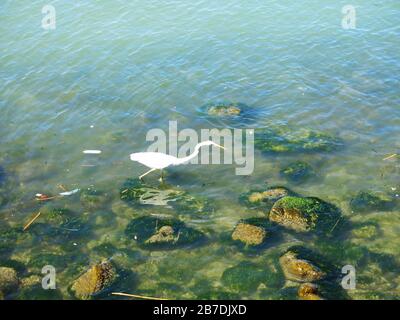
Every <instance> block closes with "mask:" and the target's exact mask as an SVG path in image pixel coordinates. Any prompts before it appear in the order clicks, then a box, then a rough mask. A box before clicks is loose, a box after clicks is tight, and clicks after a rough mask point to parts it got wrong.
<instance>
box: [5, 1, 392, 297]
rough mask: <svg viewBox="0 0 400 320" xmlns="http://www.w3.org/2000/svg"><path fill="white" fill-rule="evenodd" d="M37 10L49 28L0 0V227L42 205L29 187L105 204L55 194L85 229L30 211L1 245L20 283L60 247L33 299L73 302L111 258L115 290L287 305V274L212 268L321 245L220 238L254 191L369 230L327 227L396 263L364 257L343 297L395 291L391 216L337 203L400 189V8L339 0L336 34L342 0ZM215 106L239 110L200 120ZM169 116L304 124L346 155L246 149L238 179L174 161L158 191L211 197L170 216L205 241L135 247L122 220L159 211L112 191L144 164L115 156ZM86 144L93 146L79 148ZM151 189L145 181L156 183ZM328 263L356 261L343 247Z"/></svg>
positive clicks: (137, 147) (184, 121)
mask: <svg viewBox="0 0 400 320" xmlns="http://www.w3.org/2000/svg"><path fill="white" fill-rule="evenodd" d="M51 4H52V5H53V6H54V7H55V9H56V13H57V16H56V17H57V18H56V19H57V20H56V21H57V26H56V29H55V30H43V29H42V28H41V21H42V18H43V15H42V13H41V9H42V6H43V2H42V1H29V2H28V1H18V2H16V1H2V3H1V4H0V21H1V22H0V57H1V67H0V79H1V82H0V110H1V117H0V141H1V144H0V166H1V167H2V168H4V171H5V173H6V174H5V181H4V183H3V185H2V187H1V189H0V190H1V192H2V197H3V198H4V199H5V201H4V203H3V205H2V207H1V211H0V218H1V222H0V223H1V226H2V227H3V230H6V229H12V228H17V229H18V228H19V229H21V228H22V227H23V226H24V224H26V223H27V222H28V221H29V220H30V219H31V218H32V217H33V215H34V214H35V213H36V212H38V211H40V210H41V206H42V205H43V203H39V202H37V201H35V200H34V199H35V194H37V193H43V194H49V195H54V194H57V193H58V192H62V190H61V189H60V187H59V186H58V185H59V184H62V185H63V186H65V188H66V189H68V190H72V189H75V188H80V189H82V190H83V189H85V188H88V187H90V188H92V189H97V190H102V191H103V192H105V193H107V195H108V202H107V203H105V204H104V206H103V207H102V208H97V209H96V210H92V211H90V212H87V210H85V209H83V208H82V207H81V205H80V203H79V195H74V196H71V197H65V198H63V199H56V200H54V201H52V202H51V205H53V206H56V207H61V208H68V209H70V210H73V211H74V212H75V213H76V214H77V215H78V216H80V217H81V218H82V217H87V219H86V220H85V223H83V224H82V225H80V226H79V227H78V231H68V230H63V229H60V228H58V227H57V226H54V225H52V226H51V227H50V226H49V223H48V221H46V217H44V216H42V217H40V220H37V223H36V224H33V225H32V227H31V228H30V229H29V230H28V231H26V232H24V233H18V234H17V235H16V237H15V239H14V240H13V243H12V244H9V243H8V244H7V245H8V246H9V247H8V248H7V250H6V251H5V253H4V254H3V255H2V256H0V257H1V260H0V266H1V265H18V268H17V269H18V272H19V275H20V276H21V277H22V278H23V277H28V276H31V275H37V274H39V275H40V271H39V272H38V269H37V265H39V262H38V261H37V260H38V259H39V258H38V257H40V256H41V255H42V256H43V255H45V254H60V255H62V256H65V259H66V260H67V263H60V267H58V269H57V279H58V280H57V281H58V289H57V290H56V291H51V292H50V293H49V292H46V298H51V297H55V298H64V299H68V298H71V295H70V292H69V290H68V288H69V286H70V285H71V283H72V282H73V280H74V279H76V278H77V277H78V276H79V275H80V274H81V272H82V271H84V270H85V268H88V267H89V266H90V265H91V264H93V263H96V262H98V261H99V259H103V258H107V259H112V260H113V261H115V264H116V265H117V266H118V267H119V268H120V269H123V270H124V272H122V273H121V275H120V277H122V278H123V277H126V281H123V282H122V283H123V284H121V283H119V284H116V285H115V287H114V288H113V290H114V291H124V292H130V293H138V294H144V295H149V294H150V295H153V296H158V297H167V298H177V299H179V298H190V299H196V298H201V297H203V296H207V295H210V294H211V293H213V292H216V291H218V292H219V291H224V292H225V291H227V292H228V293H229V294H232V295H234V296H235V297H238V298H243V299H244V298H255V299H272V298H282V299H285V298H287V299H289V298H292V296H291V295H290V294H289V293H286V292H287V291H285V288H286V289H287V288H291V286H293V285H292V284H290V283H289V284H288V283H286V282H283V283H279V284H277V285H276V286H273V285H272V286H271V287H268V286H267V287H266V288H265V285H261V286H260V287H258V288H257V290H254V291H240V292H235V290H233V291H232V290H229V288H226V287H225V286H224V284H223V283H222V282H221V275H222V273H223V272H224V270H225V269H227V268H229V267H232V266H235V265H237V264H238V263H240V262H243V261H252V262H254V263H257V264H259V265H260V266H264V265H267V264H270V262H271V261H277V260H276V259H275V260H274V258H273V257H274V255H276V254H280V253H282V252H283V251H284V250H285V248H287V247H289V246H291V245H293V244H298V243H302V244H303V245H304V246H306V247H309V248H312V249H315V250H320V251H321V248H318V241H317V240H315V239H314V238H304V237H301V236H297V235H293V234H290V235H286V236H285V237H284V240H282V241H281V242H279V243H277V244H276V245H274V246H271V247H270V248H267V249H265V250H262V251H259V252H253V253H251V254H249V253H247V252H243V251H241V250H239V249H238V248H236V247H232V246H229V245H227V244H225V243H224V242H222V241H220V240H219V236H218V235H220V234H223V233H226V232H230V231H231V230H232V228H233V227H234V226H235V224H236V223H237V222H238V221H239V220H240V219H242V218H249V217H254V216H265V212H260V211H257V210H250V209H248V208H246V207H245V206H243V205H242V204H240V203H239V200H238V199H239V196H240V194H242V193H244V192H247V191H249V190H250V189H253V188H254V187H257V186H266V185H267V184H268V185H285V186H286V187H289V188H291V189H293V190H294V191H296V192H298V193H301V194H303V195H306V196H316V197H319V198H321V199H324V200H325V201H329V202H331V203H334V204H335V205H337V206H338V207H339V208H340V209H341V210H342V214H343V216H344V217H345V218H346V219H348V220H349V221H351V222H352V223H354V224H356V223H364V222H371V221H373V222H374V223H377V225H378V226H379V230H380V232H379V236H377V237H375V238H374V239H372V240H371V239H368V240H365V239H364V240H362V239H361V240H360V239H356V238H352V237H351V236H348V235H347V234H346V235H345V234H342V235H340V236H339V239H340V240H341V241H340V242H339V244H338V246H339V247H338V251H340V250H341V248H340V245H342V246H343V248H342V250H345V249H344V248H351V249H354V250H356V249H357V248H361V247H362V248H367V249H368V252H369V253H368V254H369V255H370V256H371V255H372V253H374V254H377V255H384V256H385V257H389V258H388V260H390V261H392V262H393V261H394V262H393V263H395V264H394V265H395V267H393V263H392V264H388V265H383V266H382V265H379V264H377V262H376V261H375V260H374V261H369V260H368V261H367V263H364V264H360V269H359V270H358V273H359V274H360V279H359V286H358V287H357V289H356V290H353V291H351V292H347V294H348V297H349V298H355V299H357V298H358V299H362V298H386V299H390V298H399V297H400V290H399V288H400V276H399V275H398V267H397V266H398V264H399V263H400V254H399V251H398V246H399V244H400V237H399V230H400V211H399V209H398V208H397V209H393V210H390V211H387V212H380V211H378V212H370V213H368V214H359V213H354V212H352V210H351V209H350V208H349V201H350V200H351V199H352V197H354V196H355V194H357V193H358V192H359V191H360V190H371V191H377V192H384V193H390V194H393V193H394V194H395V193H396V191H399V190H400V185H399V177H400V170H399V160H398V159H399V158H396V157H393V158H391V159H389V160H385V161H383V160H382V159H384V158H385V157H387V156H390V155H391V154H395V153H398V152H399V149H400V142H399V133H400V108H399V103H400V95H399V75H400V59H399V52H400V43H399V33H400V29H399V25H400V14H399V13H400V4H399V3H398V1H385V3H384V4H382V3H380V2H376V1H371V0H368V1H365V0H364V1H353V2H352V3H351V4H352V5H354V6H355V7H356V10H357V11H356V12H357V28H356V29H354V30H345V29H343V28H342V27H341V20H342V13H341V9H342V7H343V6H344V5H347V4H348V3H347V2H346V1H305V2H299V1H287V2H285V3H282V2H280V1H246V2H244V1H227V2H225V3H223V2H222V1H220V2H216V1H214V2H212V1H194V2H190V3H189V2H187V1H129V3H127V2H125V1H102V2H95V1H87V0H85V1H79V4H72V3H71V2H70V1H52V3H51ZM220 101H233V102H241V103H245V104H247V105H249V106H251V107H252V110H253V112H252V113H251V114H250V115H249V116H248V119H246V121H245V120H243V122H242V123H241V122H240V121H239V123H238V122H235V123H234V124H232V123H231V122H230V121H227V120H226V119H215V118H212V119H210V118H209V117H206V116H205V115H204V114H201V113H200V112H199V109H200V108H201V107H202V106H203V105H205V104H208V103H216V102H220ZM171 120H177V121H178V126H179V128H180V129H184V128H192V129H195V130H200V129H202V128H214V127H222V126H226V127H232V126H237V127H251V128H255V129H257V128H265V127H271V126H275V127H277V126H278V127H285V128H290V129H292V130H297V129H301V128H311V129H313V130H320V131H323V132H328V133H329V134H333V135H336V136H338V137H340V138H341V139H342V140H343V141H344V144H345V147H344V148H343V149H341V150H338V151H336V152H329V153H322V152H321V153H314V154H286V153H283V154H273V155H265V154H262V153H260V152H259V151H256V154H255V170H254V173H253V174H252V175H250V176H236V175H235V171H234V169H235V166H234V165H224V166H222V165H216V166H211V165H209V166H197V165H192V166H185V167H179V168H174V169H173V170H170V171H169V178H168V176H167V181H168V183H170V184H171V185H173V186H179V187H180V188H182V189H184V190H185V191H188V192H190V193H191V194H194V195H198V196H204V197H206V198H208V199H209V200H210V201H212V202H213V204H214V206H215V208H216V209H215V211H214V212H213V213H211V214H210V215H208V216H207V217H204V218H201V219H198V218H192V217H190V216H185V217H183V218H182V217H181V218H182V219H184V220H185V222H186V223H187V224H188V225H190V226H193V227H195V228H197V229H200V230H203V231H204V232H206V233H207V234H209V235H210V238H211V241H209V242H208V243H207V244H206V245H202V246H199V247H195V248H191V249H190V250H187V249H179V250H173V251H149V250H143V249H141V248H139V247H138V246H137V245H136V244H135V243H134V242H131V241H128V240H127V239H125V237H124V229H125V227H126V225H127V224H128V223H129V221H130V220H131V219H133V218H135V217H138V216H140V215H143V214H150V213H158V211H159V210H160V208H159V207H157V206H154V207H151V206H150V207H145V208H144V209H143V208H131V207H129V206H128V205H127V204H125V203H124V202H122V201H121V200H120V198H119V191H120V188H121V185H122V184H123V183H124V181H125V180H126V179H127V178H133V177H137V176H139V175H140V174H142V173H143V172H145V171H146V168H144V167H143V166H141V165H138V164H135V163H133V162H131V161H129V154H130V153H132V152H137V151H145V150H146V148H147V147H148V145H149V142H146V140H145V137H146V133H147V132H148V130H150V129H152V128H162V129H167V128H168V122H169V121H171ZM247 120H250V121H247ZM85 149H100V150H102V151H103V152H102V154H101V155H100V156H87V155H83V154H82V151H83V150H85ZM294 160H303V161H307V162H308V163H310V164H312V165H313V166H314V167H315V168H316V170H317V171H318V175H319V177H320V178H319V179H315V180H310V181H307V182H305V183H302V184H292V183H290V182H288V181H287V180H286V179H284V178H282V177H281V176H280V174H279V171H280V168H281V166H282V165H285V164H287V163H289V162H291V161H294ZM88 165H90V166H88ZM0 179H1V178H0ZM149 181H150V182H151V183H153V184H157V183H158V182H157V180H156V177H155V176H152V177H149ZM49 203H50V202H49ZM46 205H47V204H46ZM143 210H144V211H143ZM169 214H170V215H172V216H179V212H169ZM74 230H75V229H74ZM102 243H111V244H113V246H114V247H113V249H112V250H109V252H107V253H104V252H102V253H101V254H100V253H98V251H95V250H93V248H94V247H95V246H97V245H99V244H102ZM349 250H350V249H349ZM323 251H324V250H322V253H323ZM43 259H44V258H43ZM44 260H46V259H44ZM350 260H351V259H350ZM378 260H379V259H378ZM46 262H47V261H46ZM336 262H337V263H338V265H345V264H347V263H356V261H347V260H346V259H345V258H340V257H337V261H336ZM172 270H174V271H176V270H178V271H179V272H172ZM263 286H264V287H263ZM289 291H290V290H289ZM35 292H36V291H28V292H27V293H26V292H25V291H23V290H22V289H19V290H16V291H14V292H12V293H10V298H13V299H14V298H15V299H18V298H28V299H35V298H38V297H40V295H39V294H37V293H35ZM338 297H339V296H338ZM104 298H112V296H110V295H107V294H106V295H105V296H104Z"/></svg>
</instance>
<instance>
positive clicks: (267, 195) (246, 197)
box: [239, 187, 293, 209]
mask: <svg viewBox="0 0 400 320" xmlns="http://www.w3.org/2000/svg"><path fill="white" fill-rule="evenodd" d="M289 195H293V192H292V191H290V190H289V189H287V188H285V187H269V188H267V189H253V190H250V191H249V192H246V193H243V194H241V195H240V197H239V201H240V202H241V203H243V204H244V205H246V206H247V207H250V208H263V207H264V208H268V209H269V208H270V207H272V205H273V204H274V203H275V202H276V201H278V200H279V199H281V198H283V197H286V196H289Z"/></svg>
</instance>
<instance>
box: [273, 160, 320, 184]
mask: <svg viewBox="0 0 400 320" xmlns="http://www.w3.org/2000/svg"><path fill="white" fill-rule="evenodd" d="M280 174H281V176H283V177H284V178H286V179H288V180H290V181H292V182H296V183H300V182H305V181H307V180H309V179H310V178H313V177H315V176H316V174H315V171H314V169H313V167H311V166H310V165H309V164H308V163H307V162H303V161H296V162H293V163H290V164H289V165H288V166H286V167H284V168H282V169H281V171H280Z"/></svg>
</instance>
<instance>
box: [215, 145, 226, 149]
mask: <svg viewBox="0 0 400 320" xmlns="http://www.w3.org/2000/svg"><path fill="white" fill-rule="evenodd" d="M215 146H216V147H219V148H221V149H223V150H226V148H225V147H223V146H220V145H219V144H215Z"/></svg>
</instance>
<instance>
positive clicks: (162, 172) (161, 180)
mask: <svg viewBox="0 0 400 320" xmlns="http://www.w3.org/2000/svg"><path fill="white" fill-rule="evenodd" d="M160 182H164V170H163V169H161V177H160Z"/></svg>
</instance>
